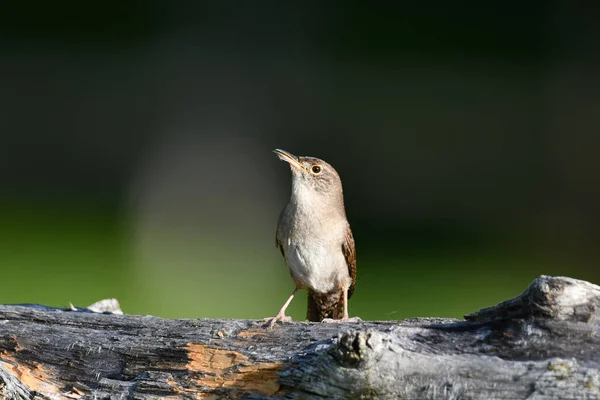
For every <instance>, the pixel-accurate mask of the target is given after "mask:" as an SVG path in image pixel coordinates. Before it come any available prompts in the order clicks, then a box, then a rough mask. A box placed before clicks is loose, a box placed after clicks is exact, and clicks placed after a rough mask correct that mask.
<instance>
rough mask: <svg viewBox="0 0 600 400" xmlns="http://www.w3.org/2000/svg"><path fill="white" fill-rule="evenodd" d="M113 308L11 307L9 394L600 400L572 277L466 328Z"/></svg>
mask: <svg viewBox="0 0 600 400" xmlns="http://www.w3.org/2000/svg"><path fill="white" fill-rule="evenodd" d="M106 304H109V305H110V307H109V308H104V306H105V305H106ZM114 306H115V304H114V302H112V303H111V302H108V303H101V305H100V306H99V305H98V303H97V304H95V305H93V306H91V307H90V308H91V309H93V310H95V311H91V310H90V309H81V308H75V307H70V308H66V309H55V308H49V307H44V306H37V305H4V306H0V396H2V397H3V398H9V399H32V398H35V399H38V398H39V399H41V398H61V399H63V398H64V399H73V398H75V399H77V398H132V399H151V398H201V399H219V398H249V399H267V398H269V399H274V398H301V399H320V398H340V399H356V398H366V399H370V398H382V399H383V398H385V399H388V398H389V399H395V398H403V399H550V398H560V399H600V371H599V367H600V323H599V318H598V317H599V316H600V315H599V313H600V311H599V309H600V308H599V306H600V287H598V286H596V285H593V284H591V283H589V282H585V281H580V280H575V279H572V278H564V277H548V276H541V277H540V278H538V279H536V280H535V281H534V282H533V283H532V284H531V285H530V286H529V288H527V290H526V291H525V292H524V293H523V294H522V295H520V296H518V297H516V298H514V299H511V300H507V301H505V302H503V303H501V304H499V305H497V306H495V307H491V308H485V309H482V310H480V311H478V312H476V313H473V314H470V315H467V316H466V317H465V318H466V320H464V321H462V320H453V319H439V318H437V319H436V318H417V319H409V320H404V321H381V322H361V323H331V324H324V323H321V324H319V323H305V322H294V323H289V324H278V325H277V326H276V327H275V328H274V329H272V330H269V329H264V328H262V327H261V326H260V325H259V324H258V323H257V321H247V320H214V319H199V320H166V319H161V318H156V317H151V316H140V315H119V314H118V311H120V310H118V307H116V308H115V307H114ZM99 311H100V312H99ZM102 311H103V312H102Z"/></svg>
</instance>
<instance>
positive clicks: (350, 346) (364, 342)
mask: <svg viewBox="0 0 600 400" xmlns="http://www.w3.org/2000/svg"><path fill="white" fill-rule="evenodd" d="M381 342H382V341H381V337H380V335H379V333H378V332H376V331H373V330H370V329H369V330H366V331H355V330H350V331H348V332H345V333H343V334H342V335H341V336H339V337H338V339H337V344H336V345H335V346H333V347H332V348H331V349H330V353H331V354H332V356H333V358H335V360H336V361H337V362H338V364H339V365H340V366H342V367H345V368H359V367H367V366H368V360H369V357H370V355H372V354H373V352H374V351H375V349H376V348H379V347H380V346H381Z"/></svg>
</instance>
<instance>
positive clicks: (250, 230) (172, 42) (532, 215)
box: [0, 1, 600, 319]
mask: <svg viewBox="0 0 600 400" xmlns="http://www.w3.org/2000/svg"><path fill="white" fill-rule="evenodd" d="M597 8H598V7H597V6H596V3H593V2H567V1H548V2H530V3H511V2H487V3H485V4H484V3H472V4H471V3H469V2H452V4H450V3H447V4H446V3H440V4H439V5H433V4H429V5H428V6H425V5H421V4H420V3H417V2H408V3H407V2H405V3H402V4H397V5H391V4H388V5H381V4H380V5H375V4H374V3H373V4H370V5H369V4H368V3H362V2H276V1H270V2H260V3H258V2H217V3H214V4H213V3H205V2H142V1H132V2H126V3H120V2H119V3H117V2H114V3H111V2H105V3H102V4H96V5H92V4H91V3H90V4H86V3H80V2H73V3H60V4H57V3H53V4H50V3H47V4H46V3H40V4H38V5H37V6H36V7H33V6H31V5H30V4H27V3H23V2H21V3H17V2H15V3H14V4H5V5H4V6H3V11H2V13H0V44H1V45H2V49H3V50H2V52H1V54H0V72H1V73H0V88H1V89H0V132H1V133H0V134H1V135H2V145H1V146H0V155H1V157H0V182H2V183H1V184H0V269H1V275H0V277H1V279H2V283H3V284H2V290H1V291H0V303H41V304H45V305H53V306H65V305H67V304H68V302H72V303H73V304H75V305H78V306H86V305H88V304H90V303H92V302H94V301H97V300H100V299H102V298H107V297H116V298H117V299H118V300H119V301H120V302H121V305H122V308H123V310H124V311H125V312H126V313H139V314H154V315H158V316H163V317H186V318H198V317H222V318H263V317H267V316H271V315H273V314H274V313H276V312H277V310H278V309H279V307H280V306H281V304H282V303H283V302H284V301H285V299H286V298H287V296H288V295H289V293H290V292H291V290H292V289H293V285H292V281H291V278H290V277H289V274H288V272H287V268H286V266H285V264H284V262H283V260H282V259H281V256H280V253H279V251H278V250H277V249H276V248H275V241H274V233H275V225H276V222H277V217H278V215H279V212H280V210H281V209H282V208H283V206H284V205H285V204H286V201H287V198H288V196H289V190H290V176H289V169H288V168H287V167H286V165H285V164H283V163H281V162H280V161H279V160H277V158H276V157H275V156H274V155H273V154H272V153H271V150H272V149H274V148H283V149H286V150H288V151H290V152H292V153H295V154H299V155H311V156H316V157H320V158H323V159H325V160H327V161H328V162H330V163H331V164H333V165H334V166H335V167H336V168H337V170H338V172H339V173H340V175H341V177H342V180H343V182H344V190H345V197H346V209H347V213H348V216H349V219H350V222H351V224H352V227H353V231H354V235H355V239H356V243H357V253H358V283H357V287H356V291H355V295H354V297H353V298H352V300H351V303H350V311H351V314H352V315H359V316H361V317H362V318H363V319H401V318H405V317H413V316H450V317H460V316H462V315H463V314H465V313H469V312H472V311H475V310H477V309H479V308H481V307H485V306H489V305H493V304H495V303H497V302H499V301H502V300H504V299H507V298H509V297H511V296H514V295H516V294H518V293H520V292H521V291H522V290H524V289H525V287H526V286H527V285H528V284H529V283H530V282H531V280H532V279H534V278H535V277H536V276H538V275H540V274H549V275H567V276H571V277H576V278H581V279H586V280H589V281H592V282H599V281H600V270H599V269H598V267H597V265H598V261H599V260H600V253H599V251H598V239H599V238H600V228H599V227H600V208H599V207H598V204H599V200H600V185H598V173H599V172H600V168H599V167H600V161H599V160H598V156H597V151H598V148H599V145H600V136H599V135H598V132H597V131H598V129H597V127H598V126H599V123H600V117H599V116H600V113H599V112H598V111H599V107H600V79H599V78H600V73H599V72H598V71H600V69H598V67H599V65H598V64H599V62H598V61H599V60H600V57H599V55H600V54H599V51H598V46H597V43H598V40H599V39H600V29H599V28H598V27H599V26H600V25H598V24H597V19H596V18H595V17H594V16H595V15H598V14H597V13H596V11H597ZM305 296H306V295H305V294H301V295H300V296H299V299H298V300H296V301H294V302H293V303H292V305H291V307H290V309H289V314H290V315H291V316H292V317H294V318H295V319H303V318H304V313H305V309H306V300H305Z"/></svg>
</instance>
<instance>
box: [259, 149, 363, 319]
mask: <svg viewBox="0 0 600 400" xmlns="http://www.w3.org/2000/svg"><path fill="white" fill-rule="evenodd" d="M273 152H274V153H275V154H276V155H277V156H278V157H279V159H280V160H282V161H285V162H287V163H288V164H289V166H290V169H291V171H292V193H291V196H290V200H289V203H288V204H287V205H286V206H285V208H284V209H283V211H282V212H281V214H280V216H279V220H278V222H277V232H276V235H275V239H276V240H275V241H276V245H277V247H278V248H279V249H280V250H281V254H282V255H283V257H284V259H285V261H286V263H287V266H288V268H289V271H290V274H291V276H292V279H293V280H294V283H295V288H294V291H293V292H292V294H291V295H290V297H289V298H288V299H287V301H286V302H285V303H284V305H283V306H282V307H281V309H280V310H279V312H278V313H277V315H276V316H275V317H272V318H268V319H267V324H268V326H270V327H273V326H274V325H275V323H276V322H277V321H283V322H287V321H291V318H290V317H288V316H286V315H285V310H286V309H287V307H288V306H289V304H290V303H291V302H292V300H293V299H294V296H295V295H296V293H297V291H298V290H307V291H308V307H307V313H306V319H307V320H308V321H314V322H340V321H341V322H346V321H350V322H355V321H359V320H360V318H358V317H355V318H349V315H348V299H350V297H351V296H352V293H353V292H354V287H355V284H356V250H355V244H354V237H353V236H352V230H351V229H350V224H349V223H348V219H347V217H346V211H345V208H344V196H343V191H342V181H341V179H340V176H339V175H338V173H337V171H336V170H335V169H334V168H333V167H332V166H331V165H330V164H328V163H327V162H325V161H323V160H321V159H318V158H315V157H308V156H295V155H293V154H292V153H289V152H287V151H285V150H281V149H275V150H274V151H273Z"/></svg>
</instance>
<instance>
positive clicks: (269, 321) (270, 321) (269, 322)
mask: <svg viewBox="0 0 600 400" xmlns="http://www.w3.org/2000/svg"><path fill="white" fill-rule="evenodd" d="M297 291H298V288H296V289H294V291H293V292H292V294H291V295H290V297H289V298H288V299H287V301H286V302H285V304H284V305H283V307H281V310H279V312H278V313H277V315H276V316H274V317H272V318H265V319H264V320H263V321H264V325H263V326H265V327H268V328H272V327H274V326H275V323H276V322H277V321H281V322H291V321H292V318H291V317H288V316H287V315H285V310H286V309H287V308H288V306H289V305H290V303H291V302H292V300H293V299H294V296H295V295H296V292H297Z"/></svg>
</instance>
